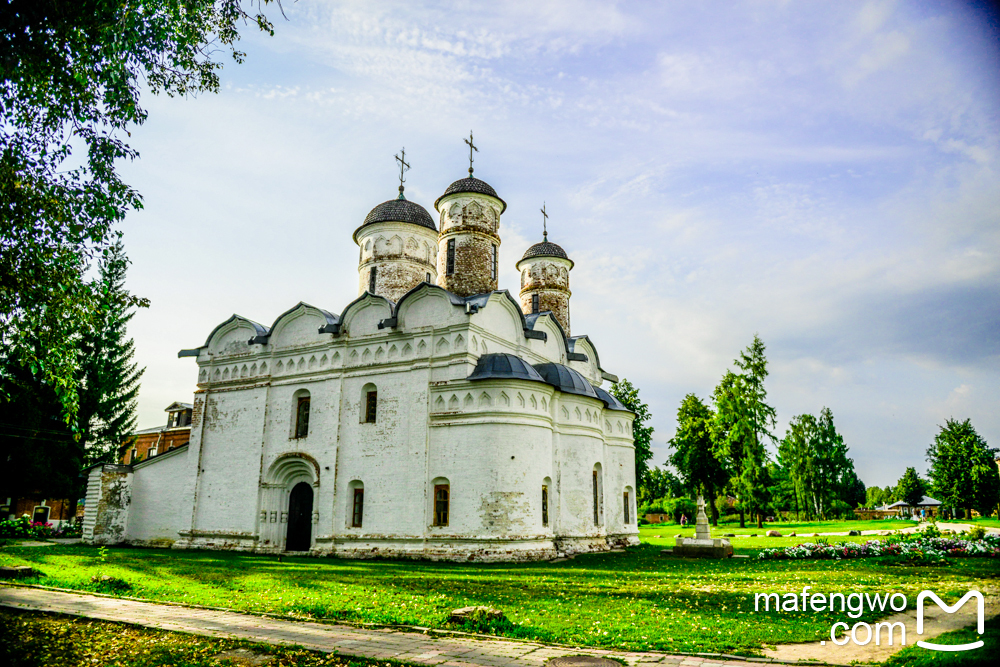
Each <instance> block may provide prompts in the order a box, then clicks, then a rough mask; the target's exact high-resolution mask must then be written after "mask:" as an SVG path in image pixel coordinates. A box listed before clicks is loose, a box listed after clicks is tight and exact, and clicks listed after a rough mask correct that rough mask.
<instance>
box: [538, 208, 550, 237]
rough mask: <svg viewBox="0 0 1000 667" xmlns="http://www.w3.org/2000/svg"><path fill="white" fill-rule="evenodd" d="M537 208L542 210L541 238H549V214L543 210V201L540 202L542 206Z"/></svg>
mask: <svg viewBox="0 0 1000 667" xmlns="http://www.w3.org/2000/svg"><path fill="white" fill-rule="evenodd" d="M538 210H540V211H541V212H542V240H543V241H548V240H549V228H548V222H549V214H548V213H546V212H545V202H542V208H540V209H538Z"/></svg>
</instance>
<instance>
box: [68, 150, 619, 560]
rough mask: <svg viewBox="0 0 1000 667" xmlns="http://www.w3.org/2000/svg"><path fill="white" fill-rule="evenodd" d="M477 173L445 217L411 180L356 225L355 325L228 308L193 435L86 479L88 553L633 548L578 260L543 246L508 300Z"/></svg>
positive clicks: (448, 200)
mask: <svg viewBox="0 0 1000 667" xmlns="http://www.w3.org/2000/svg"><path fill="white" fill-rule="evenodd" d="M404 157H405V155H404ZM401 164H402V165H405V163H403V162H401ZM401 173H402V172H401ZM472 173H473V170H472V168H471V167H470V169H469V177H468V178H463V179H461V180H458V181H455V182H454V183H452V184H451V185H450V186H448V188H447V189H446V190H445V191H444V194H442V195H441V196H440V197H439V198H438V199H437V201H436V202H434V209H435V211H436V213H437V223H435V218H434V217H432V216H431V215H430V213H428V211H427V210H426V209H425V208H423V207H422V206H420V205H419V204H416V203H414V202H411V201H409V200H407V199H406V198H405V197H404V195H403V185H402V181H403V179H402V177H401V179H400V181H401V185H400V188H399V196H398V198H396V199H391V200H389V201H386V202H383V203H382V204H379V205H378V206H376V207H375V208H374V209H372V211H371V212H370V213H369V214H368V216H367V217H366V218H365V220H364V222H363V223H362V224H361V226H360V227H358V229H357V230H356V231H355V232H354V237H353V239H354V242H355V243H356V244H357V245H358V247H359V259H358V281H359V282H358V294H359V296H358V298H357V299H356V300H355V301H353V302H351V303H350V304H348V305H347V306H346V307H345V308H344V309H343V310H342V311H340V312H339V313H335V312H331V311H328V310H324V309H322V308H318V307H316V306H312V305H309V304H306V303H299V304H298V305H296V306H294V307H292V308H291V309H289V310H287V311H286V312H284V313H282V314H281V315H279V316H278V317H277V318H276V319H275V320H274V322H273V323H272V324H271V325H270V326H264V325H262V324H259V323H257V322H254V321H252V320H249V319H247V318H245V317H241V316H239V315H233V316H232V317H230V318H229V319H227V320H226V321H224V322H222V323H221V324H219V325H218V326H217V327H216V328H215V329H214V330H213V331H212V332H211V333H210V334H209V335H208V338H207V339H206V340H205V343H204V344H203V345H201V346H200V347H197V348H194V349H188V350H182V351H181V352H180V353H179V356H181V357H190V358H191V359H192V362H193V363H195V364H197V371H196V373H197V389H196V391H195V395H194V401H193V414H192V420H191V437H190V442H189V443H188V444H187V445H184V446H181V447H178V448H175V449H172V450H170V451H168V452H164V453H161V454H158V455H156V456H153V457H151V458H148V459H147V460H144V461H140V462H138V463H133V464H131V465H103V466H97V467H94V468H91V469H89V471H88V472H87V474H88V490H87V500H86V511H85V519H84V539H85V541H88V542H91V543H96V544H117V543H127V544H134V545H145V546H163V547H172V548H176V549H192V548H197V549H233V550H244V551H254V552H261V553H281V552H300V553H309V554H313V555H332V556H343V557H350V558H365V557H375V556H381V557H414V558H430V559H447V560H463V561H464V560H477V561H478V560H483V561H515V560H532V559H549V558H555V557H557V556H561V555H564V554H572V553H581V552H590V551H601V550H607V549H610V548H613V547H618V546H627V545H634V544H638V527H637V522H636V494H635V452H634V448H633V441H632V420H633V418H634V415H633V413H632V412H630V411H628V410H627V409H626V408H625V407H624V406H622V404H621V403H619V402H618V401H617V400H616V399H615V398H614V397H613V396H612V395H611V394H609V393H608V392H607V391H606V390H605V389H603V388H602V387H601V385H602V384H603V383H604V382H605V381H610V382H615V381H617V378H616V377H615V376H613V375H611V374H610V373H608V372H606V371H605V370H604V369H602V368H601V364H600V358H599V357H598V354H597V348H596V347H595V345H594V343H593V342H592V341H591V340H590V339H589V338H588V337H587V336H585V335H584V336H572V335H570V317H569V299H570V289H569V272H570V270H571V269H572V268H573V262H572V260H570V259H569V257H568V256H567V254H566V252H565V251H564V250H563V249H562V248H561V247H559V246H558V245H556V244H554V243H551V242H549V241H548V240H547V234H546V237H545V240H543V241H542V242H541V243H537V244H535V245H533V246H531V247H530V248H529V249H528V250H527V252H526V253H525V254H524V256H523V257H522V258H521V259H520V261H518V263H517V268H518V270H519V271H520V274H521V286H520V292H519V299H514V297H512V296H511V294H510V293H509V292H507V291H506V290H498V289H497V268H498V263H499V253H500V219H501V216H502V215H503V212H504V209H506V207H507V205H506V203H504V201H503V199H501V198H500V197H499V195H498V194H497V193H496V191H495V190H494V189H493V188H492V187H490V185H488V184H487V183H486V182H484V181H482V180H480V179H477V178H474V177H473V176H472ZM194 373H195V371H194V370H192V374H194Z"/></svg>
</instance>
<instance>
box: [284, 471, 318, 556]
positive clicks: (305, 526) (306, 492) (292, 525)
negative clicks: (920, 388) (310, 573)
mask: <svg viewBox="0 0 1000 667" xmlns="http://www.w3.org/2000/svg"><path fill="white" fill-rule="evenodd" d="M312 510H313V489H312V485H310V484H307V483H306V482H299V483H298V484H296V485H295V486H294V487H293V488H292V493H291V494H290V495H289V497H288V535H287V536H286V538H285V551H309V547H310V546H311V543H312Z"/></svg>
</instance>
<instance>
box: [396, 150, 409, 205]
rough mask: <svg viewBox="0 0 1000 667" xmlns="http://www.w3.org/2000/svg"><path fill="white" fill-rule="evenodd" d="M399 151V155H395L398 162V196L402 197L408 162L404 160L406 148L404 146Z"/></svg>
mask: <svg viewBox="0 0 1000 667" xmlns="http://www.w3.org/2000/svg"><path fill="white" fill-rule="evenodd" d="M400 153H401V156H400V155H397V156H396V162H398V163H399V196H400V198H402V197H403V183H405V182H406V177H405V176H404V174H405V173H406V172H407V170H408V169H409V168H410V164H409V163H408V162H407V161H406V148H405V147H404V148H403V150H401V151H400Z"/></svg>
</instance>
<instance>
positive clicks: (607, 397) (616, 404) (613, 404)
mask: <svg viewBox="0 0 1000 667" xmlns="http://www.w3.org/2000/svg"><path fill="white" fill-rule="evenodd" d="M594 391H595V392H596V393H597V398H599V399H601V400H602V401H604V405H606V406H608V410H620V411H622V412H632V411H631V410H629V409H628V408H626V407H625V406H624V405H622V402H621V401H619V400H618V399H617V398H615V397H614V395H612V394H611V392H607V391H604V390H603V389H601V388H600V387H594Z"/></svg>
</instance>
